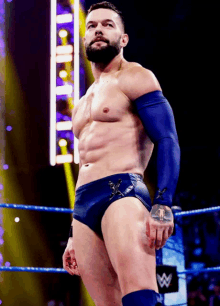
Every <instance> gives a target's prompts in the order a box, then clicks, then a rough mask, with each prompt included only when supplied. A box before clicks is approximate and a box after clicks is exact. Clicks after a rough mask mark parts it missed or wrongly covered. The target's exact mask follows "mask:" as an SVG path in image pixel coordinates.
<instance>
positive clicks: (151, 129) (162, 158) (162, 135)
mask: <svg viewBox="0 0 220 306" xmlns="http://www.w3.org/2000/svg"><path fill="white" fill-rule="evenodd" d="M133 103H134V107H135V108H136V111H137V114H138V116H139V118H140V119H141V121H142V124H143V126H144V129H145V131H146V133H147V135H148V136H149V137H150V139H151V141H152V142H153V143H154V144H155V149H156V151H157V152H156V153H157V188H156V193H155V196H154V201H153V204H162V205H167V206H169V207H171V206H172V201H173V195H174V193H175V190H176V185H177V181H178V177H179V170H180V147H179V141H178V136H177V132H176V126H175V121H174V115H173V111H172V108H171V106H170V104H169V102H168V101H167V99H166V98H165V97H164V96H163V94H162V92H161V91H159V90H156V91H153V92H150V93H147V94H144V95H143V96H141V97H139V98H138V99H136V100H134V101H133Z"/></svg>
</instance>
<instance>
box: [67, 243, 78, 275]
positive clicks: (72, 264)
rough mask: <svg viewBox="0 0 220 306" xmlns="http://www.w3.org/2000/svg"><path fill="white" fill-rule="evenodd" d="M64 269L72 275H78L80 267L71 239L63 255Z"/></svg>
mask: <svg viewBox="0 0 220 306" xmlns="http://www.w3.org/2000/svg"><path fill="white" fill-rule="evenodd" d="M63 268H64V269H65V270H66V271H67V272H68V273H69V274H71V275H78V276H80V274H79V270H78V265H77V262H76V258H75V251H74V246H73V238H72V237H70V238H69V240H68V243H67V246H66V249H65V251H64V253H63Z"/></svg>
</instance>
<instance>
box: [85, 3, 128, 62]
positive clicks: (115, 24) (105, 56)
mask: <svg viewBox="0 0 220 306" xmlns="http://www.w3.org/2000/svg"><path fill="white" fill-rule="evenodd" d="M121 37H122V24H121V20H120V17H119V16H118V14H117V13H116V12H114V11H112V10H109V9H97V10H94V11H92V12H91V13H89V15H88V16H87V18H86V33H85V38H84V43H85V49H86V55H87V59H88V60H89V61H91V62H94V63H105V64H107V63H109V62H110V61H111V60H112V59H113V58H114V57H115V56H116V55H118V54H119V53H120V51H121V48H122V46H121ZM96 40H99V41H96Z"/></svg>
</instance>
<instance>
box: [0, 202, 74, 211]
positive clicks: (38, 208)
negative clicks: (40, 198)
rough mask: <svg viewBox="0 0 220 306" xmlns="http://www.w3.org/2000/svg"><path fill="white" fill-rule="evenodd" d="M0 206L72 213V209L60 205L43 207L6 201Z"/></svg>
mask: <svg viewBox="0 0 220 306" xmlns="http://www.w3.org/2000/svg"><path fill="white" fill-rule="evenodd" d="M0 207H2V208H15V209H24V210H37V211H50V212H63V213H73V209H69V208H60V207H44V206H34V205H19V204H6V203H2V204H0Z"/></svg>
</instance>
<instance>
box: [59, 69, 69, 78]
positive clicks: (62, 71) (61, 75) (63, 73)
mask: <svg viewBox="0 0 220 306" xmlns="http://www.w3.org/2000/svg"><path fill="white" fill-rule="evenodd" d="M67 75H68V74H67V72H66V70H61V71H60V72H59V76H60V78H61V79H65V78H66V77H67Z"/></svg>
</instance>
